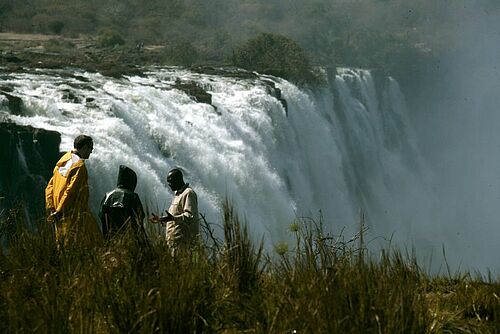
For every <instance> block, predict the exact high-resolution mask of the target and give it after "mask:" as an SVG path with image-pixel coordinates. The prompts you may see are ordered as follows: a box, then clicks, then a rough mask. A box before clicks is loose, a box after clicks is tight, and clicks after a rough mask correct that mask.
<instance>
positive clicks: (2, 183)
mask: <svg viewBox="0 0 500 334" xmlns="http://www.w3.org/2000/svg"><path fill="white" fill-rule="evenodd" d="M60 143H61V135H60V134H59V133H58V132H55V131H48V130H44V129H37V128H33V127H31V126H21V125H17V124H14V123H10V122H0V157H1V163H0V219H2V218H5V216H6V215H8V214H9V211H10V210H11V209H12V208H14V207H18V206H19V205H21V206H24V208H25V209H26V210H25V212H26V213H27V215H29V216H30V218H38V217H40V216H41V215H43V212H44V196H45V195H44V190H45V186H46V185H47V182H48V180H49V179H50V177H51V175H52V168H53V167H54V165H55V163H56V162H57V160H58V159H59V156H60V153H59V145H60Z"/></svg>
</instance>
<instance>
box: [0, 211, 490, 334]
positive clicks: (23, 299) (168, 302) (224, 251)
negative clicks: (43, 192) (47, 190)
mask: <svg viewBox="0 0 500 334" xmlns="http://www.w3.org/2000/svg"><path fill="white" fill-rule="evenodd" d="M12 219H14V218H11V225H10V226H15V227H16V228H15V230H14V231H12V235H11V238H10V239H11V240H10V244H9V247H8V251H7V252H4V253H3V254H1V255H0V332H2V333H17V332H42V333H47V332H50V333H68V332H76V333H82V332H91V333H93V332H96V333H124V332H134V333H294V332H296V333H377V334H378V333H498V332H499V330H498V329H497V328H498V324H499V321H500V303H499V296H500V285H499V284H498V283H497V282H496V281H494V280H493V279H492V278H490V279H489V280H488V281H485V280H482V279H480V278H472V275H468V274H460V275H458V274H457V275H451V276H446V277H431V276H429V275H427V274H426V273H425V272H423V271H422V270H421V268H420V267H419V266H418V264H417V262H416V260H415V259H414V257H411V256H403V255H402V254H401V253H400V252H398V251H396V250H385V251H382V252H381V253H380V254H378V255H374V254H369V253H368V252H366V250H365V247H364V244H363V232H364V230H363V228H362V227H361V228H360V233H359V235H357V236H355V237H354V238H352V239H350V240H348V241H344V239H343V238H342V237H341V236H332V235H329V234H326V233H325V232H324V229H323V227H322V222H321V220H320V221H319V222H316V221H313V220H297V221H296V222H293V224H292V225H291V228H292V233H293V234H294V235H295V243H294V244H293V245H289V247H290V249H289V250H287V249H286V248H283V247H282V248H281V250H279V253H278V254H276V255H274V256H271V255H267V254H264V251H263V246H262V243H260V244H258V246H255V244H254V243H253V242H252V241H251V240H253V238H251V236H250V235H249V233H248V230H247V228H246V224H244V223H242V222H241V221H240V219H239V218H238V216H237V214H236V212H235V210H234V209H233V206H232V205H231V204H230V203H228V202H226V203H225V205H224V210H223V221H222V224H221V225H222V228H223V230H224V233H223V235H224V240H222V241H219V240H217V239H216V238H215V237H214V234H213V233H210V231H211V229H210V226H209V225H208V224H206V222H205V224H204V227H205V231H208V232H207V233H206V237H207V238H208V242H203V243H200V245H198V246H196V247H193V248H192V249H189V250H184V251H181V252H179V253H178V254H176V255H175V256H172V253H171V251H170V250H169V249H168V247H167V245H166V243H165V242H163V241H162V240H159V239H150V240H149V241H148V242H144V241H143V240H138V239H137V238H135V237H134V234H133V233H132V232H131V231H129V232H127V233H125V234H123V235H122V236H120V237H117V238H115V239H113V240H111V241H109V242H102V243H98V244H94V245H92V246H90V247H89V246H88V244H87V243H85V242H82V243H78V244H72V245H68V246H67V247H66V248H58V247H57V245H56V243H55V241H54V237H53V232H52V229H51V226H49V225H48V224H47V223H46V222H45V221H41V222H38V224H37V227H38V228H37V229H36V231H35V232H34V231H32V230H30V229H29V228H27V227H26V226H24V225H25V224H24V221H23V219H22V218H21V219H18V221H16V222H15V224H14V225H12V222H13V221H12ZM250 223H251V222H250ZM361 226H362V225H361Z"/></svg>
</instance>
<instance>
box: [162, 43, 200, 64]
mask: <svg viewBox="0 0 500 334" xmlns="http://www.w3.org/2000/svg"><path fill="white" fill-rule="evenodd" d="M164 58H165V61H166V62H167V63H168V64H170V65H180V66H191V65H193V64H194V63H195V62H196V61H197V60H198V51H197V50H196V48H195V47H194V46H193V44H192V43H191V42H190V41H189V40H187V39H184V38H174V39H172V40H170V41H168V42H167V43H166V47H165V51H164Z"/></svg>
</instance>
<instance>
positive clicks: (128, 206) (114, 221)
mask: <svg viewBox="0 0 500 334" xmlns="http://www.w3.org/2000/svg"><path fill="white" fill-rule="evenodd" d="M136 185H137V175H136V173H135V172H134V171H133V170H132V169H131V168H129V167H127V166H123V165H120V169H119V171H118V183H117V187H116V188H115V189H114V190H113V191H110V192H108V193H107V194H106V195H105V196H104V198H103V200H102V202H101V209H100V211H99V218H100V219H101V223H102V232H103V234H104V236H105V237H108V238H109V237H112V236H113V235H115V234H116V233H117V232H120V231H125V230H126V229H127V227H130V228H132V229H133V231H134V232H136V233H140V234H141V235H142V234H143V233H144V227H143V225H142V221H143V219H144V216H145V215H144V209H143V208H142V203H141V200H140V199H139V195H137V194H136V193H135V192H134V190H135V187H136Z"/></svg>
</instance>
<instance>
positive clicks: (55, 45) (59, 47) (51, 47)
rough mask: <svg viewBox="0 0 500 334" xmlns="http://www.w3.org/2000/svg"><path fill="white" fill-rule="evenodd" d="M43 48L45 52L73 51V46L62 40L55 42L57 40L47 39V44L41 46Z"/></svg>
mask: <svg viewBox="0 0 500 334" xmlns="http://www.w3.org/2000/svg"><path fill="white" fill-rule="evenodd" d="M43 47H44V49H45V50H47V51H52V52H60V51H64V50H67V49H74V48H75V44H73V43H72V42H70V41H63V40H57V39H49V40H48V41H47V42H45V43H44V44H43Z"/></svg>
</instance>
